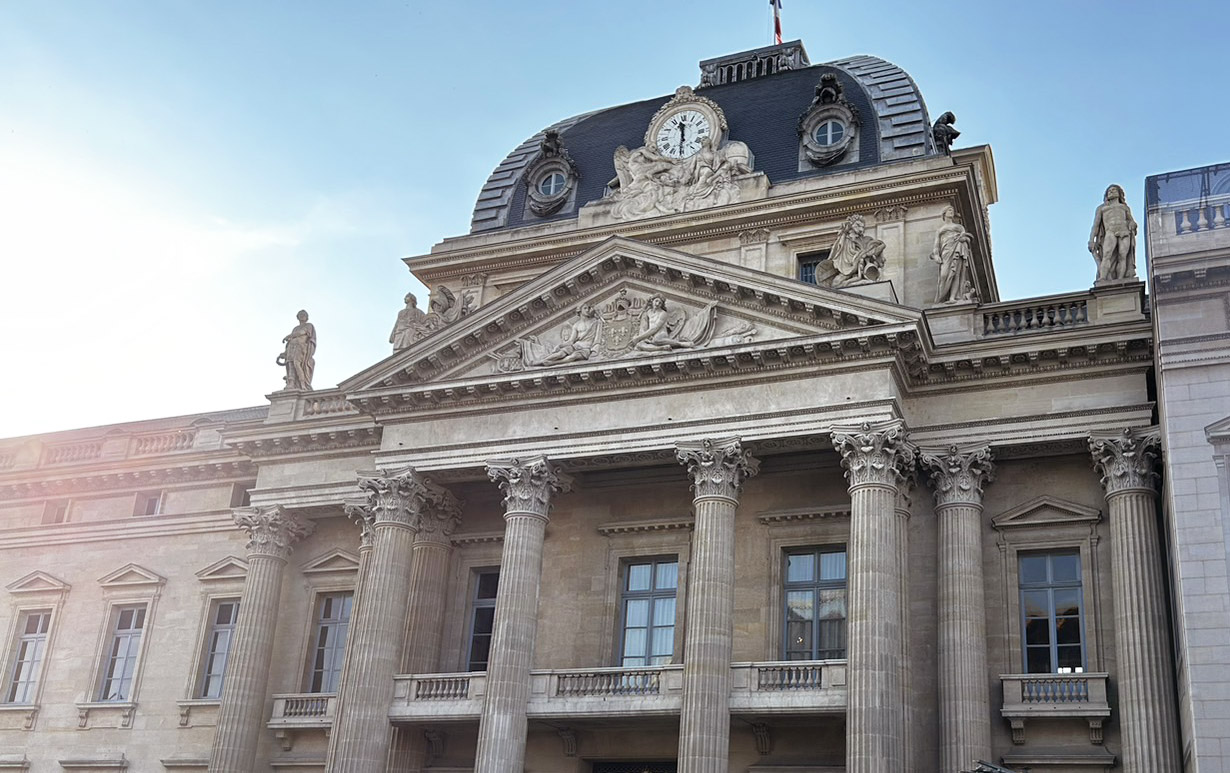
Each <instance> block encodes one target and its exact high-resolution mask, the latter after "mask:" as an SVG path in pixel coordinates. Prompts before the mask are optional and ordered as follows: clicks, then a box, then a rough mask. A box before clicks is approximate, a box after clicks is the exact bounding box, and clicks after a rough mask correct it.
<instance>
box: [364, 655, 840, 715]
mask: <svg viewBox="0 0 1230 773" xmlns="http://www.w3.org/2000/svg"><path fill="white" fill-rule="evenodd" d="M730 668H731V674H730V678H731V691H730V710H731V712H732V713H736V714H758V715H759V714H823V713H842V712H844V711H845V709H846V700H847V692H846V663H845V661H844V660H841V661H798V662H782V663H776V662H774V663H733V664H731V667H730ZM486 683H487V675H486V674H485V673H482V672H473V673H463V674H419V675H406V676H398V677H396V680H395V687H394V697H393V706H392V709H391V710H390V712H389V718H390V719H391V720H392V721H393V722H396V723H423V722H459V721H474V720H477V719H478V717H479V715H480V714H481V713H482V705H483V696H484V695H485V694H486V686H487V685H486ZM682 691H683V666H681V665H671V666H655V667H651V668H583V669H567V670H543V671H533V672H531V674H530V699H529V704H528V715H529V717H530V718H531V719H575V718H578V717H591V718H603V719H605V718H617V717H645V716H676V715H678V714H679V708H680V705H681V703H682Z"/></svg>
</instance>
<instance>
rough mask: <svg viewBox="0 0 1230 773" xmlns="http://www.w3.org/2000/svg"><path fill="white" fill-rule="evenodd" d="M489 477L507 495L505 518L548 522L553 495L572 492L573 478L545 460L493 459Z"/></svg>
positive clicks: (488, 463) (543, 458)
mask: <svg viewBox="0 0 1230 773" xmlns="http://www.w3.org/2000/svg"><path fill="white" fill-rule="evenodd" d="M487 477H488V478H491V480H493V481H495V482H496V483H498V484H499V486H500V490H501V491H503V492H504V513H505V516H507V515H508V514H511V513H522V514H524V513H529V514H531V515H536V516H538V517H539V518H542V519H543V520H546V519H547V517H548V515H549V513H550V511H551V495H552V494H553V493H555V492H559V493H561V494H562V493H565V492H567V491H570V490H572V477H571V476H569V475H567V474H566V473H564V472H561V471H560V470H558V469H556V467H555V465H554V464H552V463H551V461H550V460H549V459H547V457H545V456H536V457H533V458H531V459H526V460H524V461H523V460H521V459H493V460H491V461H489V462H487Z"/></svg>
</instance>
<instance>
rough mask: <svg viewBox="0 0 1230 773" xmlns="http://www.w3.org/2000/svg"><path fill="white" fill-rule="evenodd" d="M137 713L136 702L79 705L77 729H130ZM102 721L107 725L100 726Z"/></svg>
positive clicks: (95, 702)
mask: <svg viewBox="0 0 1230 773" xmlns="http://www.w3.org/2000/svg"><path fill="white" fill-rule="evenodd" d="M136 713H137V704H136V702H135V701H91V702H87V703H78V704H77V728H78V729H79V730H86V729H88V728H91V727H110V728H130V727H132V718H133V715H134V714H136ZM100 720H101V721H102V722H103V723H105V724H100Z"/></svg>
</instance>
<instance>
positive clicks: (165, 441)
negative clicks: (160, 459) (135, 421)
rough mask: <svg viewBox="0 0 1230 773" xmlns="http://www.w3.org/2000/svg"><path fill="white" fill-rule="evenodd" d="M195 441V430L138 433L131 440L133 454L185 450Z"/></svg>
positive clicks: (142, 454) (141, 454) (140, 454)
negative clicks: (150, 433) (148, 433)
mask: <svg viewBox="0 0 1230 773" xmlns="http://www.w3.org/2000/svg"><path fill="white" fill-rule="evenodd" d="M194 442H196V432H195V431H188V432H164V433H162V434H159V435H139V436H137V437H136V438H134V440H133V449H132V453H133V455H134V456H144V455H147V454H166V453H170V452H172V451H187V450H189V449H191V448H192V444H193V443H194Z"/></svg>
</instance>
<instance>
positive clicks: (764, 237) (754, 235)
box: [739, 228, 770, 247]
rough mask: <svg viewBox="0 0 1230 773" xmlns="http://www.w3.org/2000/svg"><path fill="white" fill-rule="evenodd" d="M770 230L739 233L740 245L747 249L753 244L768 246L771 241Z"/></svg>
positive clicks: (752, 229)
mask: <svg viewBox="0 0 1230 773" xmlns="http://www.w3.org/2000/svg"><path fill="white" fill-rule="evenodd" d="M769 233H770V232H769V229H768V228H749V229H748V230H746V231H740V232H739V244H740V245H742V246H744V247H747V246H749V245H752V244H766V243H767V242H768V241H769Z"/></svg>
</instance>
